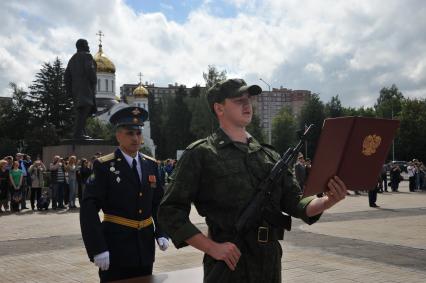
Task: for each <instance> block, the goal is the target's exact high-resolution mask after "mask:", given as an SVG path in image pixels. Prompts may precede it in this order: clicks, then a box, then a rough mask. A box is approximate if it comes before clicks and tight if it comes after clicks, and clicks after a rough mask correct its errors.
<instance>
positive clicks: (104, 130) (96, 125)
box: [86, 117, 117, 144]
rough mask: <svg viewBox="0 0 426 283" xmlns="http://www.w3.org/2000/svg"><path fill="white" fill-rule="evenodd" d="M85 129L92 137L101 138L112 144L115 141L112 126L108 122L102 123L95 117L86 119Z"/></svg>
mask: <svg viewBox="0 0 426 283" xmlns="http://www.w3.org/2000/svg"><path fill="white" fill-rule="evenodd" d="M86 130H87V134H88V135H89V136H91V137H92V138H94V139H103V140H106V141H110V142H111V143H112V144H115V143H116V142H117V140H116V138H115V129H114V126H113V125H112V124H110V123H104V122H102V121H100V120H99V119H98V118H96V117H91V118H88V119H87V123H86Z"/></svg>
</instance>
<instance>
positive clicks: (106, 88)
mask: <svg viewBox="0 0 426 283" xmlns="http://www.w3.org/2000/svg"><path fill="white" fill-rule="evenodd" d="M105 91H108V79H105Z"/></svg>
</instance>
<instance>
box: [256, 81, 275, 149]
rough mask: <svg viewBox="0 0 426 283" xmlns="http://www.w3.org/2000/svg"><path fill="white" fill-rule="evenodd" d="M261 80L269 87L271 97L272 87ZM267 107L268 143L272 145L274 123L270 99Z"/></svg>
mask: <svg viewBox="0 0 426 283" xmlns="http://www.w3.org/2000/svg"><path fill="white" fill-rule="evenodd" d="M259 80H260V81H262V82H263V83H264V84H266V85H267V86H268V90H269V95H271V85H270V84H268V83H267V82H265V81H264V80H263V79H262V78H259ZM267 105H268V143H269V144H271V143H272V139H271V122H272V117H271V112H272V111H271V104H270V101H269V98H268V103H267Z"/></svg>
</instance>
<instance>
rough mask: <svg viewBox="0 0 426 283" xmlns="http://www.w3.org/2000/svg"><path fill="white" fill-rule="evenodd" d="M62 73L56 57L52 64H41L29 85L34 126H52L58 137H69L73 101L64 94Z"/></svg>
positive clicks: (71, 124) (60, 63) (63, 71)
mask: <svg viewBox="0 0 426 283" xmlns="http://www.w3.org/2000/svg"><path fill="white" fill-rule="evenodd" d="M64 73H65V69H64V68H63V66H62V62H61V61H60V60H59V59H58V58H56V60H55V61H54V62H53V64H51V63H49V62H47V63H44V64H43V66H42V68H41V69H40V72H38V73H37V74H36V75H35V80H34V81H33V83H32V84H31V85H30V87H29V89H30V94H29V98H30V103H31V110H32V115H33V120H34V124H35V126H40V127H43V126H44V127H48V128H52V127H53V128H54V129H56V133H57V136H58V139H59V138H61V139H63V138H68V137H71V134H72V127H73V118H74V117H73V116H74V113H73V101H72V98H71V97H69V96H68V95H67V94H66V90H65V82H64ZM58 139H55V140H58Z"/></svg>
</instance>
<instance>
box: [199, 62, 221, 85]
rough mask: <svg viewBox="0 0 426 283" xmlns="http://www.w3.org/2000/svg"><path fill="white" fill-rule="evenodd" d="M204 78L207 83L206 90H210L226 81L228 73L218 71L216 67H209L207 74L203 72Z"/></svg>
mask: <svg viewBox="0 0 426 283" xmlns="http://www.w3.org/2000/svg"><path fill="white" fill-rule="evenodd" d="M203 78H204V81H205V82H206V89H209V88H211V87H212V86H213V85H214V84H215V83H217V82H220V81H223V80H226V71H225V70H222V71H218V70H217V69H216V67H215V66H214V65H209V66H208V70H207V73H204V72H203Z"/></svg>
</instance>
